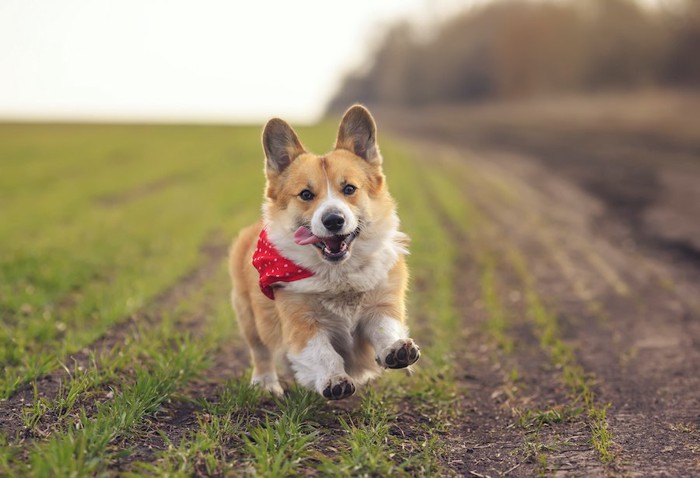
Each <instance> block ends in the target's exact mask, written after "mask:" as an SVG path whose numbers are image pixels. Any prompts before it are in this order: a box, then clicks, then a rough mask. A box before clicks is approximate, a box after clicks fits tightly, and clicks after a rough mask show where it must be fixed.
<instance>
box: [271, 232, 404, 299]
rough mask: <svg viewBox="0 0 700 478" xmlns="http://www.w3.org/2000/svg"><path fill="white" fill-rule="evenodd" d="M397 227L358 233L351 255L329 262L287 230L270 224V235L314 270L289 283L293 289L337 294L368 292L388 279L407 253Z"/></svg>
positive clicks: (284, 252)
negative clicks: (371, 233) (377, 232)
mask: <svg viewBox="0 0 700 478" xmlns="http://www.w3.org/2000/svg"><path fill="white" fill-rule="evenodd" d="M392 222H394V225H395V227H390V228H388V230H387V233H386V234H385V235H384V236H379V237H358V239H357V240H356V241H355V243H354V244H353V251H352V255H351V256H350V257H349V258H348V259H347V260H346V261H344V262H342V263H340V264H334V263H329V262H327V261H326V260H324V259H323V258H321V257H320V255H319V254H318V252H317V251H315V250H314V249H313V248H312V247H311V246H299V245H297V244H295V243H294V241H293V240H292V239H290V237H289V236H290V234H289V233H288V232H287V231H278V230H277V229H276V228H275V227H274V225H268V226H267V229H268V237H269V239H270V241H271V242H272V243H273V244H274V245H275V247H276V248H277V249H278V250H279V252H280V253H281V254H282V255H284V256H285V257H286V258H287V259H289V260H291V261H293V262H294V263H296V264H298V265H299V266H301V267H303V268H305V269H308V270H310V271H312V272H313V273H314V275H313V277H309V278H307V279H304V280H301V281H298V282H294V283H292V284H287V285H286V286H285V287H288V288H289V289H291V290H294V291H298V292H306V293H320V294H329V295H333V294H337V293H347V292H367V291H370V290H372V289H375V288H376V287H377V286H378V285H379V284H380V283H383V282H385V281H386V279H387V276H388V273H389V271H390V270H391V268H392V267H393V266H394V265H395V264H396V262H397V261H398V259H399V257H400V256H401V255H404V254H408V251H407V249H406V242H407V237H406V235H405V234H403V233H402V232H400V231H399V230H398V219H395V220H394V221H392Z"/></svg>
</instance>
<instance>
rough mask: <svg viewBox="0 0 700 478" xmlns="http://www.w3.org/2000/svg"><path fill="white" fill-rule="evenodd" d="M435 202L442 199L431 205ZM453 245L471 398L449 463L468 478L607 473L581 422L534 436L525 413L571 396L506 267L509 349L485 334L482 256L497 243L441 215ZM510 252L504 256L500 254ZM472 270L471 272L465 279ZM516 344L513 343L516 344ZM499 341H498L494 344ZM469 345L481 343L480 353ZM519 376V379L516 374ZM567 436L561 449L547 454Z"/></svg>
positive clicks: (500, 268) (501, 294)
mask: <svg viewBox="0 0 700 478" xmlns="http://www.w3.org/2000/svg"><path fill="white" fill-rule="evenodd" d="M432 202H433V203H435V204H437V203H438V201H436V200H434V199H433V200H432ZM437 213H438V214H439V215H440V216H441V221H442V223H443V225H444V227H445V229H446V230H447V231H448V232H449V235H450V237H451V238H452V240H453V241H455V242H456V243H458V244H463V245H465V247H462V248H461V249H460V256H459V258H458V264H457V266H456V269H455V270H456V271H459V272H458V273H457V274H456V275H455V292H456V294H455V296H456V297H457V303H456V306H457V308H458V310H459V313H460V315H461V316H462V318H463V319H462V320H463V323H464V328H465V330H466V331H467V333H466V335H465V337H464V339H463V341H462V343H463V344H465V345H466V346H467V348H466V350H463V351H462V355H463V356H466V357H467V358H468V360H467V361H466V364H465V366H463V370H461V371H460V375H459V376H460V378H461V386H462V388H463V389H464V390H466V395H465V396H464V397H463V398H462V399H461V400H460V404H459V406H460V408H461V410H462V412H461V413H462V416H463V418H464V421H462V422H461V423H459V424H458V425H457V426H456V427H455V429H453V433H451V434H450V436H448V441H449V443H450V445H449V455H450V457H449V459H448V463H449V465H450V466H451V467H453V468H454V469H456V470H457V471H458V472H459V473H460V474H461V475H463V476H506V475H507V476H533V475H536V474H541V473H545V472H551V471H553V470H556V471H564V472H567V471H571V470H576V471H577V472H578V473H581V474H582V475H584V476H591V475H592V474H602V473H603V466H602V464H601V463H600V462H599V460H597V457H596V454H595V451H594V450H593V449H592V447H591V445H590V431H589V430H588V426H587V424H586V423H585V422H584V421H583V420H580V419H579V420H576V419H570V420H569V419H567V420H564V421H563V422H562V423H556V424H550V425H549V426H544V427H542V428H538V429H536V430H534V429H533V427H531V426H528V425H526V424H525V423H523V421H527V417H526V416H523V415H524V414H526V413H528V411H530V412H534V413H537V412H539V411H545V410H557V411H560V412H561V413H562V414H566V413H567V412H568V408H570V401H571V399H570V397H569V396H568V391H567V390H566V387H565V386H563V384H562V383H561V377H560V372H559V371H558V370H557V369H556V368H555V367H554V366H553V365H552V363H551V360H550V358H549V356H548V355H547V353H545V351H544V350H542V348H541V346H540V343H539V339H538V338H537V337H536V333H535V331H534V330H533V329H532V324H531V323H529V322H528V321H527V320H526V319H525V316H526V314H527V312H526V310H525V304H524V301H523V300H522V297H523V295H524V294H523V292H522V284H521V281H520V279H519V278H518V277H516V275H515V273H514V271H513V270H512V268H511V267H509V266H508V265H507V264H505V263H503V262H501V263H498V264H496V269H497V270H496V274H495V275H496V277H497V280H498V289H499V290H498V299H499V301H500V303H501V304H502V306H503V307H504V310H503V311H502V313H504V314H505V315H507V319H506V321H507V326H506V328H507V330H505V331H502V332H503V333H505V335H506V338H505V340H507V341H508V343H507V344H506V348H507V349H508V350H503V347H498V346H497V345H496V343H495V341H494V337H493V336H489V334H488V333H486V332H485V329H487V328H488V322H489V318H488V315H489V314H490V313H491V312H492V311H489V310H486V308H485V305H484V298H483V295H482V294H481V291H480V290H479V289H480V285H479V284H480V282H481V279H480V278H479V273H478V271H477V270H478V269H480V268H482V267H483V265H480V264H479V263H480V259H479V257H478V256H479V254H487V253H493V252H496V250H497V249H498V248H499V246H500V245H501V244H500V242H501V240H499V239H498V238H491V241H492V242H488V241H486V242H487V243H488V246H487V245H485V241H484V238H483V237H482V238H477V237H470V236H469V235H467V234H466V233H465V232H464V230H463V229H461V228H460V227H459V226H457V225H456V224H454V223H453V222H452V219H451V218H449V217H448V215H447V214H446V213H445V212H444V211H440V210H437ZM498 252H499V253H502V254H505V252H506V251H505V250H499V251H498ZM465 272H466V273H465ZM511 340H512V342H511ZM496 342H498V339H496ZM469 344H479V346H478V347H476V348H475V349H473V348H471V347H469ZM514 371H517V377H513V376H512V375H513V374H514V373H515V372H514ZM560 436H565V437H566V440H565V441H564V442H562V444H561V445H559V450H557V451H556V452H555V451H554V450H549V452H548V453H547V455H546V458H547V462H544V463H543V462H541V461H540V460H541V457H542V456H544V454H543V450H544V449H545V448H546V447H548V446H551V443H555V442H556V441H557V440H559V437H560Z"/></svg>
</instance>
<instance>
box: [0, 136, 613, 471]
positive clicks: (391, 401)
mask: <svg viewBox="0 0 700 478" xmlns="http://www.w3.org/2000/svg"><path fill="white" fill-rule="evenodd" d="M298 133H299V135H300V137H301V139H302V141H303V142H304V143H305V145H306V146H307V147H308V148H309V149H311V150H313V151H316V152H324V151H326V150H327V149H328V148H329V146H330V145H331V143H332V141H333V138H334V137H335V124H321V125H319V126H316V127H308V128H299V129H298ZM259 134H260V128H259V127H258V126H255V127H243V126H241V127H224V126H128V125H124V126H107V125H104V126H100V125H2V126H0V170H2V174H1V175H0V218H1V220H0V250H1V251H2V256H1V257H0V321H1V323H2V329H1V330H0V363H2V374H1V376H0V398H1V399H2V401H1V402H0V405H2V407H3V408H2V410H0V412H3V413H4V414H5V416H6V418H5V419H2V422H1V423H2V426H3V431H2V436H0V444H1V448H0V475H6V476H76V477H77V476H93V475H96V474H98V475H99V474H106V475H117V474H118V475H124V476H141V475H148V476H153V475H156V476H192V475H214V476H222V475H224V476H229V475H232V476H239V475H251V474H258V475H262V476H293V475H321V476H401V475H407V476H408V475H410V476H416V475H424V476H432V475H438V474H447V475H449V474H453V473H455V471H454V470H455V468H454V466H456V465H454V464H453V463H452V462H451V461H450V458H449V457H450V456H452V455H453V454H454V452H453V450H454V447H455V446H456V445H455V443H458V442H459V441H460V440H462V441H464V440H468V437H467V436H466V435H465V436H460V435H459V433H462V432H458V431H456V430H458V429H460V430H461V428H459V427H456V424H459V423H461V422H462V421H463V420H464V418H463V412H464V410H461V406H460V404H461V403H463V400H464V397H469V396H470V394H472V393H473V392H472V391H471V390H470V387H469V384H468V383H467V382H466V381H465V380H464V379H463V375H464V373H465V370H468V369H470V368H473V367H476V366H477V365H476V359H475V358H474V356H473V353H474V352H465V350H466V349H472V347H471V346H470V345H469V344H467V343H466V340H467V337H468V336H470V334H475V333H478V334H480V337H482V338H483V340H484V342H483V343H484V344H487V345H488V347H490V348H489V349H488V350H489V351H488V352H485V353H484V355H485V356H487V357H490V359H489V360H492V361H501V360H503V361H505V363H512V365H511V366H509V368H508V369H507V370H506V371H499V372H497V374H498V375H499V376H502V377H505V378H504V383H505V385H504V388H503V389H504V390H507V391H508V393H509V394H510V396H511V397H512V402H511V405H512V406H511V407H510V410H511V412H512V413H511V415H510V417H511V418H510V419H509V420H510V422H509V423H511V425H512V426H513V427H520V429H521V430H522V431H521V432H518V434H519V435H518V436H519V437H520V438H518V440H519V442H518V443H519V445H518V447H519V448H518V449H517V450H516V452H517V453H516V452H514V453H516V454H514V455H513V456H515V457H516V458H517V457H518V456H519V457H521V458H522V459H523V460H529V461H528V463H531V464H532V465H531V466H532V467H534V468H533V469H537V470H547V450H548V448H547V446H549V445H548V444H547V443H546V440H547V437H546V436H545V435H546V434H544V433H540V431H541V430H542V429H543V427H545V426H547V425H550V424H552V423H558V422H570V421H571V420H579V421H580V422H581V423H583V424H587V426H588V428H589V432H587V435H586V436H587V438H585V437H584V439H583V442H584V443H586V445H585V446H588V447H589V448H590V449H591V450H592V449H593V448H594V447H595V449H596V450H598V451H599V456H600V460H601V461H602V462H607V461H610V460H612V459H613V457H612V455H611V450H610V448H609V447H610V443H611V437H610V436H609V433H608V431H607V427H606V416H605V408H604V407H603V408H601V406H600V405H599V404H597V403H596V400H595V397H594V396H593V393H592V392H591V390H590V387H589V378H588V377H587V376H585V374H584V373H583V371H582V370H581V368H580V367H579V365H578V364H577V363H576V358H575V356H574V354H573V353H572V351H571V349H570V348H569V346H568V345H567V344H566V343H565V342H564V341H562V339H561V331H560V330H559V329H558V327H557V323H556V321H557V319H556V317H555V316H554V315H553V314H551V313H550V312H549V311H548V309H547V304H545V302H544V301H543V300H542V299H541V298H540V297H539V296H538V294H537V291H536V288H535V287H534V285H533V279H532V277H530V275H529V269H528V267H529V266H528V263H527V259H526V258H525V256H524V255H523V254H522V253H521V252H520V251H519V250H518V249H517V247H516V245H515V244H514V243H509V242H508V241H497V242H494V241H492V240H491V236H489V234H491V233H492V230H493V227H494V226H493V224H492V223H491V220H490V219H489V218H488V215H487V214H485V213H484V208H483V207H481V205H480V204H479V201H478V200H476V199H475V196H474V195H475V194H477V195H478V194H481V193H483V194H482V195H481V196H480V197H482V198H483V197H488V198H495V200H497V201H501V202H503V203H507V202H509V201H510V202H513V198H512V197H511V196H509V194H510V193H509V191H510V189H509V188H510V186H509V185H505V186H504V185H503V184H499V183H498V181H496V180H494V179H493V178H486V179H485V178H484V177H483V176H482V173H481V172H479V171H474V170H471V169H470V168H469V167H468V166H466V165H465V164H463V163H461V162H459V161H454V160H451V159H450V158H449V157H444V158H423V157H422V156H421V155H420V154H418V153H415V152H412V150H411V149H410V148H407V147H406V146H405V145H402V144H400V143H398V142H396V141H392V140H390V139H386V138H380V144H381V146H382V151H383V153H384V157H385V169H386V172H387V175H388V178H389V184H390V189H391V191H392V193H393V195H394V196H395V198H396V199H397V201H398V203H399V206H400V207H399V212H400V215H401V217H402V224H403V227H404V229H405V231H406V232H407V233H408V234H409V235H410V236H411V237H412V245H411V252H412V254H411V256H410V259H409V264H410V267H411V273H412V293H411V295H410V317H411V318H410V325H411V327H412V331H413V333H412V335H413V337H415V338H416V339H417V340H418V342H419V343H420V344H421V346H422V349H423V352H424V355H423V358H422V359H421V363H420V366H419V367H418V368H417V371H416V373H415V374H414V375H413V376H412V377H407V376H405V374H403V373H397V372H394V373H387V374H385V376H384V377H383V378H382V379H380V380H378V381H377V382H376V383H374V384H373V385H372V386H370V387H369V388H368V389H366V390H363V391H361V392H360V393H359V394H358V395H359V396H357V397H354V398H352V399H350V400H349V401H347V402H344V403H340V404H336V403H326V402H325V401H324V400H322V399H321V398H319V397H318V396H316V395H315V394H313V393H309V392H306V391H303V390H300V389H297V388H295V387H292V388H291V390H290V393H289V394H288V395H287V396H286V397H285V398H284V399H283V400H273V399H272V398H270V397H268V396H266V395H263V394H261V393H260V392H259V391H258V390H256V389H253V388H250V387H249V386H248V385H247V380H248V376H247V372H246V369H247V361H246V359H245V351H244V350H245V348H244V346H243V344H242V341H241V339H240V338H239V335H238V330H237V325H236V323H235V317H234V314H233V312H232V311H231V309H230V306H229V301H228V294H229V281H228V277H227V274H226V247H227V244H228V243H229V242H230V240H231V239H232V238H233V236H234V235H235V234H236V232H237V230H238V229H239V228H240V227H242V226H244V225H246V224H248V223H249V222H251V221H253V220H254V219H255V218H257V217H258V214H259V209H260V203H261V198H262V189H263V182H264V180H263V175H262V164H263V163H262V151H261V147H260V144H259ZM477 199H478V198H477ZM465 261H466V262H465ZM465 264H467V269H468V270H469V271H470V272H469V274H470V275H471V276H473V278H474V282H473V286H474V287H473V288H471V289H470V290H468V291H467V290H463V289H462V288H464V287H465V283H464V282H463V281H458V280H455V276H456V275H457V267H458V266H459V267H462V268H464V267H465ZM504 267H505V268H507V269H508V272H505V273H504V272H503V268H504ZM460 273H462V274H463V269H462V271H461V272H460ZM509 274H510V275H509ZM507 277H511V279H512V280H516V281H518V282H519V283H520V284H521V285H522V287H523V290H524V299H525V309H526V310H524V311H523V313H522V314H521V315H519V314H515V313H514V311H513V310H512V307H511V305H510V303H509V302H508V301H507V300H506V297H507V296H508V292H509V291H507V290H505V288H504V286H503V284H504V281H505V280H506V278H507ZM466 295H469V296H470V297H472V298H475V300H478V301H480V303H482V304H483V308H482V315H483V320H481V321H480V320H479V319H478V318H476V317H469V316H467V314H466V313H465V310H466V309H464V308H463V307H462V306H461V305H460V304H461V303H463V302H464V297H465V296H466ZM523 321H524V323H525V324H526V326H528V327H531V328H533V329H535V328H536V330H538V332H537V337H538V340H539V342H538V343H537V344H536V347H537V348H538V349H539V350H540V351H541V352H542V353H543V356H545V357H546V363H547V364H549V365H548V366H549V367H553V370H555V372H554V375H553V377H554V378H553V380H556V381H557V382H558V383H560V384H561V386H562V387H564V392H563V396H564V397H565V398H562V399H561V402H560V403H558V404H556V406H548V407H544V408H540V407H539V406H538V405H536V404H532V403H527V402H526V401H524V402H519V401H518V396H520V397H525V396H526V395H527V390H526V387H525V386H524V385H521V384H520V381H519V379H518V376H519V373H522V371H520V370H519V369H518V365H517V363H513V362H514V361H513V360H512V359H508V357H509V356H512V353H513V348H514V332H513V330H514V327H515V326H516V325H517V324H518V323H520V322H523ZM516 348H517V347H516ZM470 354H472V355H470ZM509 360H510V361H509ZM516 362H517V361H516ZM3 413H0V414H3ZM575 445H576V446H579V445H580V443H579V444H575ZM572 446H573V445H572Z"/></svg>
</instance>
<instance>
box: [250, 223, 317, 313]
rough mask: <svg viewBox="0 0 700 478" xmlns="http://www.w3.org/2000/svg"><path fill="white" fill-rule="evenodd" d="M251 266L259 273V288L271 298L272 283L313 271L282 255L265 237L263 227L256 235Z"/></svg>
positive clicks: (300, 277)
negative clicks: (256, 239) (255, 245)
mask: <svg viewBox="0 0 700 478" xmlns="http://www.w3.org/2000/svg"><path fill="white" fill-rule="evenodd" d="M253 267H255V268H256V269H257V270H258V274H260V290H261V291H262V293H263V294H265V295H266V296H267V297H269V298H270V299H272V300H275V292H274V290H273V288H272V285H273V284H275V283H277V282H294V281H297V280H301V279H306V278H307V277H311V276H312V275H314V273H313V272H311V271H309V270H306V269H304V268H303V267H301V266H299V265H297V264H295V263H294V262H292V261H290V260H289V259H287V258H286V257H284V256H282V255H281V254H280V253H279V251H278V250H277V249H276V248H275V246H274V245H272V243H271V242H270V241H269V240H268V239H267V231H266V230H265V229H263V230H262V231H261V232H260V237H258V247H257V249H255V252H254V253H253Z"/></svg>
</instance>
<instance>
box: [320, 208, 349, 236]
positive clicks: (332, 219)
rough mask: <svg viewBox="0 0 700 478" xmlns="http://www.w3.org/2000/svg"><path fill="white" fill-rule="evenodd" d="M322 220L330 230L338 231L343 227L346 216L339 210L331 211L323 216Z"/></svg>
mask: <svg viewBox="0 0 700 478" xmlns="http://www.w3.org/2000/svg"><path fill="white" fill-rule="evenodd" d="M321 222H322V223H323V225H324V226H326V229H328V230H329V231H331V232H338V231H340V230H341V229H342V228H343V225H344V224H345V218H344V217H343V216H342V215H340V214H338V213H337V212H331V213H328V214H326V215H325V216H323V217H322V218H321Z"/></svg>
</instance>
